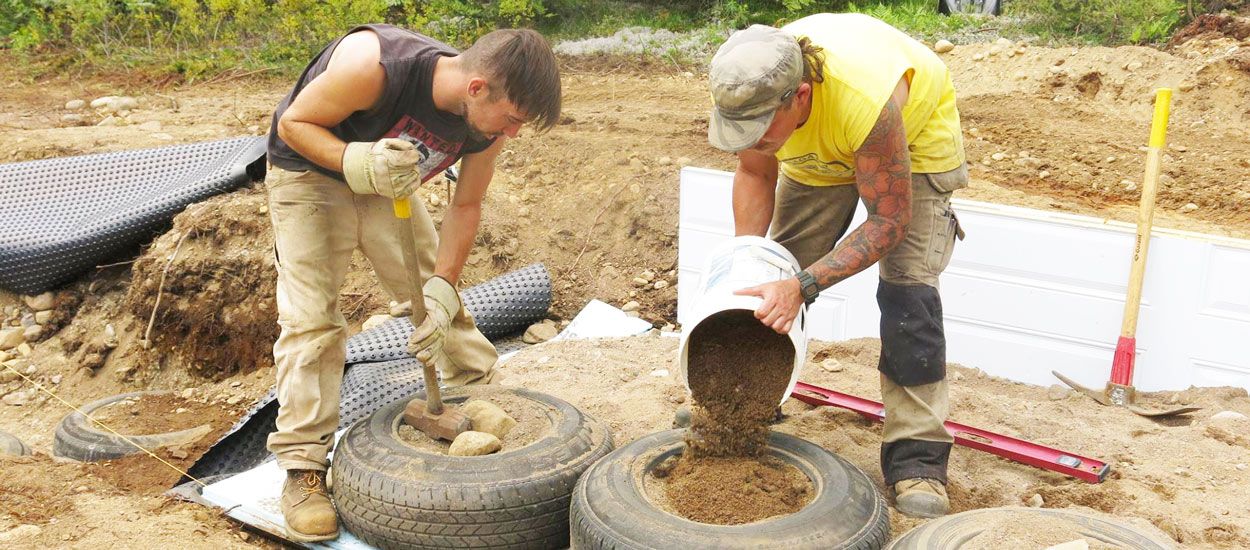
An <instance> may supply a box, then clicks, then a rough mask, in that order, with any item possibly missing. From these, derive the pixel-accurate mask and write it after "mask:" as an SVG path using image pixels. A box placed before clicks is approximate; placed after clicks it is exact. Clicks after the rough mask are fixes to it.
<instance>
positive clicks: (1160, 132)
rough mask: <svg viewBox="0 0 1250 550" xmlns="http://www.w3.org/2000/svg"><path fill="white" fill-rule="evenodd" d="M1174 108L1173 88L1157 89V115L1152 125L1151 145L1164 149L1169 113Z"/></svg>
mask: <svg viewBox="0 0 1250 550" xmlns="http://www.w3.org/2000/svg"><path fill="white" fill-rule="evenodd" d="M1171 110H1172V89H1171V88H1159V89H1158V90H1155V115H1154V119H1153V121H1152V123H1151V126H1150V146H1151V147H1155V148H1158V149H1162V148H1163V145H1164V144H1165V143H1167V137H1168V114H1169V113H1170V112H1171Z"/></svg>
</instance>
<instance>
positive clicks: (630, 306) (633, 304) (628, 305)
mask: <svg viewBox="0 0 1250 550" xmlns="http://www.w3.org/2000/svg"><path fill="white" fill-rule="evenodd" d="M640 307H642V304H639V303H638V302H637V301H636V300H630V301H628V302H625V305H623V306H621V311H624V312H625V313H629V312H631V311H638V308H640Z"/></svg>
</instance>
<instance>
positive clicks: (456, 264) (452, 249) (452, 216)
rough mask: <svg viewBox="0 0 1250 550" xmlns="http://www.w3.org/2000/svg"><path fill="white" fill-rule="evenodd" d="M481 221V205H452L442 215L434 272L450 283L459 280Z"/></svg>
mask: <svg viewBox="0 0 1250 550" xmlns="http://www.w3.org/2000/svg"><path fill="white" fill-rule="evenodd" d="M481 221H482V205H481V204H476V205H464V206H452V207H450V208H448V209H447V214H446V215H445V216H443V228H442V230H441V231H439V235H438V257H437V259H435V261H434V274H435V275H438V276H439V277H442V278H444V279H447V280H448V281H449V282H451V284H453V285H454V284H456V281H458V280H460V271H461V270H463V269H464V262H465V260H467V259H468V258H469V251H470V250H472V249H473V241H474V240H476V239H477V228H478V225H479V224H480V223H481Z"/></svg>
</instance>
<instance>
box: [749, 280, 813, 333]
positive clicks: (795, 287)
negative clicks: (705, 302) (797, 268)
mask: <svg viewBox="0 0 1250 550" xmlns="http://www.w3.org/2000/svg"><path fill="white" fill-rule="evenodd" d="M734 294H737V295H739V296H759V297H760V298H763V299H764V303H762V304H760V307H758V308H755V318H756V319H759V320H760V322H761V323H764V325H766V326H768V327H770V328H772V329H773V330H775V331H777V334H789V333H790V327H791V326H793V325H794V318H795V317H798V315H799V308H800V307H802V306H803V292H802V289H801V288H799V280H798V279H797V278H794V277H791V278H789V279H785V280H781V281H773V282H771V283H766V284H762V285H759V286H753V287H751V288H744V289H742V290H736V291H734Z"/></svg>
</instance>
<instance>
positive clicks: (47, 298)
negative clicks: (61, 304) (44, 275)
mask: <svg viewBox="0 0 1250 550" xmlns="http://www.w3.org/2000/svg"><path fill="white" fill-rule="evenodd" d="M22 301H23V302H25V303H26V307H29V308H30V309H33V310H35V311H43V310H45V309H52V307H53V306H55V305H56V295H54V294H52V293H51V292H44V293H43V294H39V295H37V296H22Z"/></svg>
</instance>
